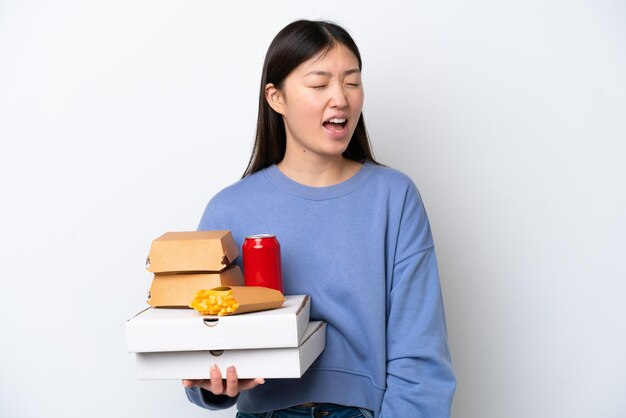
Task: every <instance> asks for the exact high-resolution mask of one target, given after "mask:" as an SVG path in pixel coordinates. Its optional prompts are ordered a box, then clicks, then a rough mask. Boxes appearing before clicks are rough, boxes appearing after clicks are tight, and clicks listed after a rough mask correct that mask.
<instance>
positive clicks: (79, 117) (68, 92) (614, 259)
mask: <svg viewBox="0 0 626 418" xmlns="http://www.w3.org/2000/svg"><path fill="white" fill-rule="evenodd" d="M302 17H304V18H325V19H331V20H334V21H336V22H338V23H340V24H343V25H345V26H346V27H347V28H348V29H349V30H350V31H351V33H352V35H353V36H354V37H355V39H356V40H357V43H358V44H359V46H360V48H361V51H362V55H363V60H364V82H365V88H366V104H365V109H364V114H365V116H366V120H367V124H368V127H369V130H370V133H371V136H372V140H373V143H374V148H375V151H376V153H377V155H378V157H379V158H380V160H381V161H382V162H384V163H386V164H389V165H391V166H393V167H396V168H398V169H400V170H403V171H405V172H406V173H408V174H409V175H410V176H411V177H412V178H413V179H414V180H415V182H416V183H417V184H418V187H419V188H420V190H421V192H422V195H423V197H424V200H425V202H426V205H427V209H428V212H429V214H430V218H431V223H432V227H433V231H434V235H435V239H436V243H437V248H438V255H439V260H440V267H441V274H442V275H441V280H442V286H443V289H444V292H445V303H446V309H447V318H448V326H449V336H450V342H451V349H452V354H453V359H454V364H455V369H456V372H457V374H458V383H459V385H458V391H457V395H456V398H455V402H454V414H453V415H454V417H455V418H462V417H463V418H528V417H533V418H560V417H563V418H583V417H594V418H597V417H605V418H618V417H624V416H626V360H625V359H624V354H625V353H626V326H625V318H626V303H625V302H624V300H625V295H624V294H625V291H626V282H625V279H626V268H625V267H624V265H625V263H624V254H623V253H624V250H625V249H626V222H625V217H626V216H625V215H626V187H625V182H624V179H625V178H626V168H625V164H624V160H625V157H626V145H625V141H626V121H625V120H626V117H625V116H626V82H625V76H624V74H626V29H625V28H626V4H625V3H624V2H623V1H618V0H613V1H611V0H604V1H602V0H574V1H571V0H567V1H566V0H562V1H559V0H555V1H545V0H524V1H522V0H519V1H495V0H493V1H489V0H475V1H471V2H470V1H460V0H457V1H438V2H435V1H429V2H426V1H419V2H405V1H389V0H387V1H384V2H376V3H372V4H369V3H367V2H363V1H362V0H359V1H356V0H354V1H343V2H341V1H308V2H290V1H267V0H266V1H262V2H261V1H260V2H252V1H250V2H245V3H244V2H238V1H230V2H214V1H209V0H204V1H199V0H196V1H164V0H157V1H154V0H153V1H121V0H109V1H79V0H76V1H71V0H59V1H55V2H52V1H49V2H45V1H16V0H13V1H12V0H0V141H1V142H0V143H1V145H0V181H1V189H0V193H1V196H2V203H1V206H0V207H1V212H0V213H1V220H0V222H1V223H0V242H1V244H0V245H1V246H2V248H1V251H0V257H1V260H0V263H1V264H0V268H1V271H2V285H1V291H0V295H1V296H0V315H1V317H0V416H2V417H7V418H8V417H11V418H21V417H28V418H31V417H32V418H42V417H67V418H73V417H81V418H82V417H95V418H100V417H102V418H104V417H107V418H109V417H151V418H162V417H203V416H207V414H208V415H210V416H214V417H229V416H233V415H234V411H226V412H221V413H209V412H207V411H204V410H202V409H200V408H197V407H195V406H193V405H191V404H189V403H188V402H187V400H186V398H185V396H184V394H183V390H182V388H181V384H180V382H178V381H137V380H135V378H134V369H133V367H134V363H133V357H132V355H130V354H128V353H126V347H125V334H124V332H125V331H124V324H125V321H126V319H127V318H129V317H130V316H132V315H133V314H134V313H135V312H137V311H138V310H139V309H140V308H142V307H143V306H144V305H145V297H146V292H147V288H148V287H149V285H150V281H151V276H150V274H149V273H147V272H146V271H145V270H144V268H143V267H144V260H145V256H146V255H147V251H148V249H149V245H150V242H151V241H152V239H154V238H156V237H157V236H159V235H160V234H162V233H163V232H165V231H175V230H192V229H195V227H196V226H197V223H198V220H199V218H200V215H201V213H202V210H203V208H204V205H205V204H206V202H207V201H208V199H209V198H210V197H211V196H212V195H213V194H214V193H215V192H217V191H218V190H219V189H221V188H222V187H224V186H226V185H227V184H230V183H232V182H234V181H236V180H237V179H238V178H239V177H240V175H241V173H242V172H243V169H244V167H245V164H246V162H247V159H248V156H249V152H250V149H251V141H252V138H253V134H254V127H255V117H256V106H257V94H258V83H259V80H260V73H261V65H262V60H263V56H264V53H265V50H266V48H267V46H268V45H269V42H270V40H271V39H272V38H273V36H274V35H275V33H276V32H277V31H278V30H279V29H280V28H282V27H283V26H284V25H285V24H287V23H288V22H290V21H292V20H294V19H296V18H302ZM347 390H349V388H347ZM389 418H405V417H389Z"/></svg>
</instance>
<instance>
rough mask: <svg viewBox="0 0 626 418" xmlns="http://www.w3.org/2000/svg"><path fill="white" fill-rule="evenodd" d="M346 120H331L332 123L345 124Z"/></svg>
mask: <svg viewBox="0 0 626 418" xmlns="http://www.w3.org/2000/svg"><path fill="white" fill-rule="evenodd" d="M345 121H346V120H345V119H344V118H332V119H331V120H329V122H330V123H344V122H345Z"/></svg>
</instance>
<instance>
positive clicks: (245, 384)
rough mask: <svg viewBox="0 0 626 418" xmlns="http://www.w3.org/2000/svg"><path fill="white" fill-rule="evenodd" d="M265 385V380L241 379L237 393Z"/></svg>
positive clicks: (258, 378)
mask: <svg viewBox="0 0 626 418" xmlns="http://www.w3.org/2000/svg"><path fill="white" fill-rule="evenodd" d="M263 383H265V379H262V378H260V377H257V378H256V379H242V380H240V381H239V391H240V392H243V391H244V390H250V389H253V388H255V387H257V386H259V385H262V384H263Z"/></svg>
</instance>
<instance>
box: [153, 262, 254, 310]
mask: <svg viewBox="0 0 626 418" xmlns="http://www.w3.org/2000/svg"><path fill="white" fill-rule="evenodd" d="M221 286H243V274H242V273H241V268H239V266H238V265H232V266H229V267H226V268H225V269H224V270H222V271H221V272H199V273H156V274H155V275H154V278H153V279H152V285H151V286H150V292H149V294H148V304H149V305H150V306H153V307H162V308H176V307H185V308H187V307H189V303H190V302H191V301H192V300H193V298H194V296H195V294H196V292H197V291H198V290H202V289H212V288H214V287H221Z"/></svg>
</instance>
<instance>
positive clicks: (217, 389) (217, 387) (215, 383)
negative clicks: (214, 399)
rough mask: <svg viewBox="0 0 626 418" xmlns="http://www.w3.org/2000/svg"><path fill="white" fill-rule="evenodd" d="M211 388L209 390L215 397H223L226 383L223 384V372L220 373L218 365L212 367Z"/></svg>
mask: <svg viewBox="0 0 626 418" xmlns="http://www.w3.org/2000/svg"><path fill="white" fill-rule="evenodd" d="M210 375H211V388H210V389H209V390H210V391H211V392H213V394H215V395H221V394H222V393H224V382H222V372H220V369H219V367H217V364H212V365H211V370H210Z"/></svg>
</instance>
